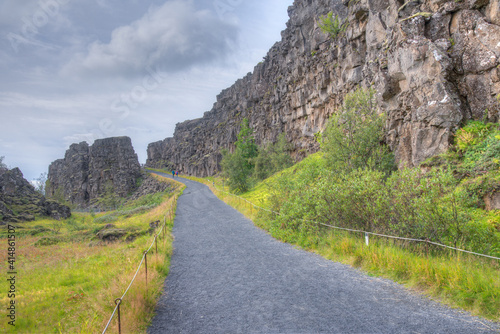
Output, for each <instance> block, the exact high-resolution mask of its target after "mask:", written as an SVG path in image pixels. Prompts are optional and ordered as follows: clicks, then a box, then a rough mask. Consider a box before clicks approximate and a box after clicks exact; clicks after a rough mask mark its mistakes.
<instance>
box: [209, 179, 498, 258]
mask: <svg viewBox="0 0 500 334" xmlns="http://www.w3.org/2000/svg"><path fill="white" fill-rule="evenodd" d="M212 186H213V187H214V189H215V190H217V191H219V192H222V193H226V194H229V195H231V196H234V197H236V198H238V199H240V200H243V201H245V202H247V203H248V204H250V205H252V206H253V207H254V208H256V209H260V210H263V211H266V212H269V213H273V214H275V215H278V216H281V213H279V212H276V211H273V210H269V209H265V208H263V207H260V206H258V205H255V204H254V203H252V202H250V201H249V200H247V199H245V198H243V197H240V196H238V195H235V194H232V193H230V192H228V191H224V190H221V189H219V188H217V186H216V185H215V182H212ZM301 220H302V221H304V222H310V223H314V224H318V225H322V226H325V227H329V228H332V229H336V230H343V231H348V232H354V233H364V234H365V238H366V244H367V245H368V236H369V235H373V236H378V237H383V238H389V239H394V240H404V241H413V242H420V243H426V244H428V245H434V246H438V247H443V248H448V249H451V250H455V251H457V252H463V253H468V254H473V255H477V256H481V257H486V258H490V259H494V260H500V258H499V257H495V256H491V255H486V254H481V253H475V252H471V251H468V250H464V249H460V248H455V247H451V246H448V245H443V244H440V243H437V242H432V241H430V240H429V239H412V238H403V237H396V236H392V235H385V234H378V233H373V232H367V231H362V230H355V229H349V228H345V227H339V226H333V225H328V224H324V223H318V222H316V221H312V220H307V219H304V218H301Z"/></svg>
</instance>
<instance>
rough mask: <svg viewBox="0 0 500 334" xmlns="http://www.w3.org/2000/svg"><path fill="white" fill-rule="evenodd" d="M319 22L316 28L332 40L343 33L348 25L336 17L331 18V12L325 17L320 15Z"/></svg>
mask: <svg viewBox="0 0 500 334" xmlns="http://www.w3.org/2000/svg"><path fill="white" fill-rule="evenodd" d="M319 20H320V22H319V23H318V26H319V28H320V29H321V31H322V32H323V33H325V34H328V35H329V36H330V37H331V38H332V39H335V38H337V37H338V36H339V35H340V34H342V33H344V32H345V31H346V29H347V26H348V25H349V22H347V21H344V22H342V20H341V19H340V18H339V16H338V15H335V17H333V12H329V13H328V14H327V15H321V16H320V17H319Z"/></svg>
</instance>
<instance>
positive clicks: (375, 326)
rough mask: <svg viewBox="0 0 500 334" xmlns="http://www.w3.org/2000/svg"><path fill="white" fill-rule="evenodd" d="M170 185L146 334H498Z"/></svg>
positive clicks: (196, 186)
mask: <svg viewBox="0 0 500 334" xmlns="http://www.w3.org/2000/svg"><path fill="white" fill-rule="evenodd" d="M165 176H167V175H166V174H165ZM176 179H177V180H179V181H181V182H183V183H185V184H186V186H187V188H186V189H185V190H184V194H183V195H182V196H181V197H180V198H179V201H178V207H177V217H176V218H175V224H174V229H173V234H174V237H175V241H174V253H173V256H172V262H171V268H170V274H169V276H168V278H167V280H166V281H165V292H164V294H163V296H162V297H161V299H160V301H159V303H158V305H157V307H156V315H155V317H154V319H153V322H152V325H151V327H150V328H149V329H148V333H150V334H160V333H161V334H163V333H176V334H178V333H356V334H358V333H367V334H368V333H369V334H373V333H384V334H387V333H398V334H401V333H421V334H423V333H453V334H457V333H464V334H465V333H467V334H470V333H500V325H499V324H495V323H492V322H488V321H485V320H482V319H479V318H476V317H473V316H470V315H468V314H466V313H462V312H459V311H456V310H452V309H450V308H448V307H445V306H442V305H440V304H438V303H436V302H433V301H431V300H429V299H426V298H425V297H422V296H420V295H418V294H415V293H412V292H410V291H408V290H407V289H405V288H404V287H403V286H401V285H399V284H396V283H394V282H392V281H390V280H386V279H381V278H374V277H369V276H367V275H366V274H363V273H362V272H360V271H358V270H356V269H353V268H351V267H350V266H347V265H343V264H339V263H335V262H332V261H328V260H326V259H324V258H322V257H320V256H318V255H315V254H312V253H308V252H306V251H303V250H299V249H296V248H294V247H293V246H291V245H288V244H284V243H281V242H279V241H277V240H275V239H273V238H272V237H271V236H269V235H268V234H266V233H265V232H264V231H262V230H260V229H259V228H257V227H255V226H254V225H253V223H252V222H251V221H250V220H248V219H247V218H245V217H244V216H243V215H241V214H240V213H239V212H238V211H236V210H234V209H233V208H231V207H230V206H228V205H226V204H225V203H224V202H222V201H220V200H219V199H218V198H217V197H216V196H215V195H214V194H213V193H212V192H211V191H210V190H209V188H208V187H207V186H205V185H202V184H200V183H197V182H193V181H189V180H186V179H182V178H176Z"/></svg>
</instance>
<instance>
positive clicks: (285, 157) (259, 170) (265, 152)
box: [254, 133, 293, 181]
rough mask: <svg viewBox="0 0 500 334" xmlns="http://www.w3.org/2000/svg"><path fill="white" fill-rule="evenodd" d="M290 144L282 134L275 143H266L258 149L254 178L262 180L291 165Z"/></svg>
mask: <svg viewBox="0 0 500 334" xmlns="http://www.w3.org/2000/svg"><path fill="white" fill-rule="evenodd" d="M290 150H291V147H290V144H289V143H288V142H287V141H286V137H285V134H284V133H281V134H280V135H279V136H278V140H277V141H276V143H274V144H273V143H268V144H267V145H263V146H261V147H259V154H258V156H257V157H256V158H255V171H254V178H255V179H256V180H259V181H261V180H264V179H266V178H268V177H269V176H271V175H273V174H274V173H276V172H279V171H280V170H283V169H285V168H288V167H290V166H292V165H293V159H292V157H291V156H290Z"/></svg>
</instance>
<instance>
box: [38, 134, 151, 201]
mask: <svg viewBox="0 0 500 334" xmlns="http://www.w3.org/2000/svg"><path fill="white" fill-rule="evenodd" d="M140 169H141V167H140V164H139V161H138V159H137V154H136V153H135V151H134V148H133V147H132V141H131V140H130V138H129V137H115V138H106V139H98V140H96V141H95V142H94V144H93V145H92V146H89V145H88V144H87V143H86V142H82V143H79V144H72V145H71V146H70V148H69V149H68V150H67V151H66V154H65V156H64V159H60V160H56V161H54V162H53V163H52V164H51V165H50V166H49V173H48V185H47V190H46V192H47V196H48V197H54V198H60V197H61V198H62V199H64V200H65V201H67V202H69V203H72V204H74V205H75V206H77V207H81V208H84V207H88V206H89V205H90V204H92V203H93V201H94V200H96V199H98V198H99V197H100V196H101V195H103V194H105V193H106V192H110V191H112V192H114V193H116V194H117V195H118V196H120V197H125V196H127V195H130V194H131V193H132V192H133V191H134V190H135V189H136V188H137V180H138V179H139V178H140V177H141V170H140Z"/></svg>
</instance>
